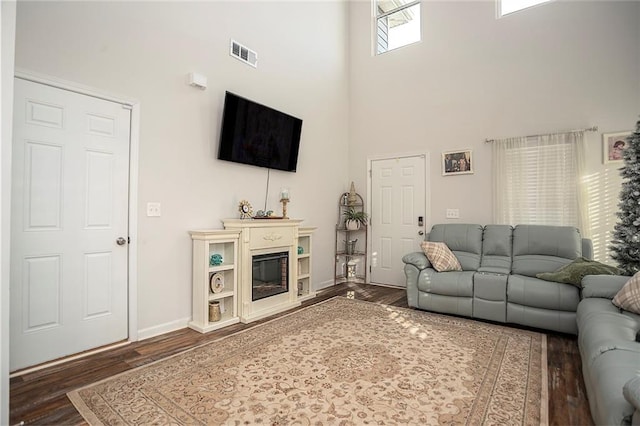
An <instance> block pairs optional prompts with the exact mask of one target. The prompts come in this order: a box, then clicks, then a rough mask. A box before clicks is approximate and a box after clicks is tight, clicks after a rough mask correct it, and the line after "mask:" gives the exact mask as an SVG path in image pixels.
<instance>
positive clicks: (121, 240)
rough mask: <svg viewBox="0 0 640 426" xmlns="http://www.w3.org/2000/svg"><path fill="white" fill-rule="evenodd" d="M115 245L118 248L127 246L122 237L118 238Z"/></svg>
mask: <svg viewBox="0 0 640 426" xmlns="http://www.w3.org/2000/svg"><path fill="white" fill-rule="evenodd" d="M116 244H118V245H119V246H123V245H125V244H127V240H125V239H124V238H122V237H118V239H117V240H116Z"/></svg>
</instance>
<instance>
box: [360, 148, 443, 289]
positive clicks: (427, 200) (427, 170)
mask: <svg viewBox="0 0 640 426" xmlns="http://www.w3.org/2000/svg"><path fill="white" fill-rule="evenodd" d="M409 157H422V158H423V159H424V191H425V194H424V214H425V218H424V232H425V233H427V232H429V229H431V217H432V215H431V185H430V182H431V154H430V153H429V152H428V151H427V152H405V153H399V154H395V155H392V154H379V155H373V156H370V157H367V211H368V212H369V214H371V208H372V205H371V191H372V188H371V179H372V176H371V170H372V167H373V165H372V163H373V162H374V161H381V160H393V159H397V158H409ZM372 228H373V226H372V225H371V223H370V224H369V230H370V231H369V232H370V233H371V235H370V236H369V238H367V265H369V268H371V247H372V244H373V238H372V237H373V229H372ZM370 270H371V269H369V271H370ZM369 271H367V273H366V277H367V278H368V279H367V280H366V284H372V283H371V273H370V272H369ZM373 284H375V285H380V284H378V283H373Z"/></svg>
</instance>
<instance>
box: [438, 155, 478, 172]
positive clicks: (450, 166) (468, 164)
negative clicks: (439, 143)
mask: <svg viewBox="0 0 640 426" xmlns="http://www.w3.org/2000/svg"><path fill="white" fill-rule="evenodd" d="M472 173H473V160H472V158H471V150H470V149H467V150H459V151H448V152H443V153H442V176H452V175H468V174H472Z"/></svg>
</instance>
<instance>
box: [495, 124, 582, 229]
mask: <svg viewBox="0 0 640 426" xmlns="http://www.w3.org/2000/svg"><path fill="white" fill-rule="evenodd" d="M492 148H493V164H494V176H493V183H494V188H493V194H494V197H493V204H494V205H493V213H494V222H495V223H499V224H500V223H501V224H511V225H516V224H521V223H522V224H539V225H571V226H575V227H577V228H579V229H580V231H581V233H582V235H583V236H588V234H589V224H588V215H587V214H586V199H585V194H584V190H583V185H582V176H583V175H584V132H570V133H562V134H553V135H544V136H536V137H520V138H509V139H500V140H495V141H494V142H493V146H492Z"/></svg>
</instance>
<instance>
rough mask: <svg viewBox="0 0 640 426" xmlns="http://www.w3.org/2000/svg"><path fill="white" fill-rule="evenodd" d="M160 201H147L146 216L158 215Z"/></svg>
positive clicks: (159, 212)
mask: <svg viewBox="0 0 640 426" xmlns="http://www.w3.org/2000/svg"><path fill="white" fill-rule="evenodd" d="M160 215H161V211H160V203H147V216H148V217H160Z"/></svg>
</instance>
